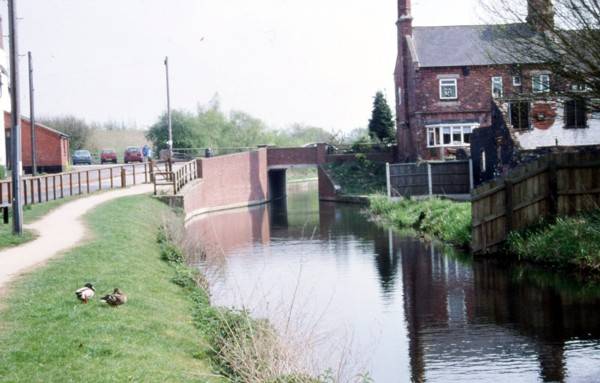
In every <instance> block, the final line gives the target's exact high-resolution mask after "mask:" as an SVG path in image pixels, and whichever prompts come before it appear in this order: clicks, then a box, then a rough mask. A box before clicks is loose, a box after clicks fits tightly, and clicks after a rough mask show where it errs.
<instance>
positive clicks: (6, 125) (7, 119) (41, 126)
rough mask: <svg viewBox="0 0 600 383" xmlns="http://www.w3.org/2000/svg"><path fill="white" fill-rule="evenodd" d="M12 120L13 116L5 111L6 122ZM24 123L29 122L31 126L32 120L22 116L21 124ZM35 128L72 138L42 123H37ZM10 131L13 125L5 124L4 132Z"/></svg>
mask: <svg viewBox="0 0 600 383" xmlns="http://www.w3.org/2000/svg"><path fill="white" fill-rule="evenodd" d="M11 118H12V117H11V114H10V113H9V112H6V111H5V112H4V121H10V119H11ZM23 121H27V122H28V123H29V124H31V120H30V119H29V118H27V117H24V116H21V123H23ZM35 127H36V129H37V128H42V129H45V130H47V131H49V132H52V133H54V134H57V135H59V136H63V137H65V138H69V137H70V136H69V135H68V134H66V133H63V132H61V131H59V130H56V129H53V128H51V127H49V126H47V125H44V124H41V123H39V122H36V123H35ZM10 129H11V124H9V123H5V125H4V130H10Z"/></svg>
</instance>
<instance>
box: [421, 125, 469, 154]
mask: <svg viewBox="0 0 600 383" xmlns="http://www.w3.org/2000/svg"><path fill="white" fill-rule="evenodd" d="M425 128H426V129H427V147H428V148H464V147H469V146H471V144H470V143H465V129H469V128H470V129H471V133H470V134H473V131H474V130H475V129H477V128H479V124H476V123H465V124H435V125H426V126H425ZM444 129H449V130H450V143H449V144H445V143H444ZM459 129H460V143H458V144H455V142H454V132H455V131H457V130H459ZM436 131H437V132H436ZM432 133H433V135H434V141H435V137H437V138H438V140H439V142H433V143H432V142H431V135H432Z"/></svg>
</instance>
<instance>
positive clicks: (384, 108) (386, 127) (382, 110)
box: [369, 91, 395, 142]
mask: <svg viewBox="0 0 600 383" xmlns="http://www.w3.org/2000/svg"><path fill="white" fill-rule="evenodd" d="M369 135H370V136H371V138H372V139H378V140H379V141H381V142H392V141H394V138H395V129H394V118H393V116H392V110H391V109H390V107H389V105H388V103H387V100H386V99H385V96H384V95H383V92H381V91H379V92H377V94H375V100H374V101H373V112H372V115H371V120H370V121H369Z"/></svg>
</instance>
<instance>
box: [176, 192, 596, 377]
mask: <svg viewBox="0 0 600 383" xmlns="http://www.w3.org/2000/svg"><path fill="white" fill-rule="evenodd" d="M188 231H189V233H190V234H191V235H193V236H198V237H202V238H203V241H210V242H215V243H218V247H219V248H221V249H223V251H224V253H225V254H226V255H227V271H226V272H225V275H226V277H225V278H223V279H221V280H218V281H215V283H216V284H218V285H220V287H221V289H220V290H221V291H225V293H223V294H221V296H219V297H216V300H217V302H218V303H220V304H224V305H236V304H239V301H238V300H237V299H238V298H240V297H241V299H245V300H246V302H247V300H249V299H250V300H252V299H253V300H255V301H256V300H257V297H260V299H263V300H265V301H267V302H272V301H273V300H275V299H276V296H277V297H278V299H282V300H283V301H285V300H286V299H288V300H290V299H291V295H292V294H294V290H295V288H296V287H297V283H296V282H295V281H296V280H298V281H300V282H301V285H302V286H305V287H306V286H308V287H309V288H307V289H306V290H307V292H306V299H307V301H310V302H311V303H312V304H314V306H315V307H318V304H320V303H322V304H324V305H328V307H329V310H327V312H326V313H325V315H323V321H322V323H323V326H328V325H329V326H338V327H340V326H343V325H344V324H347V325H348V326H349V327H350V328H351V329H352V330H353V336H354V338H355V340H356V349H357V350H358V351H360V350H361V349H362V350H368V351H363V354H365V355H363V356H364V357H365V358H369V359H370V362H369V364H368V367H369V369H370V371H371V375H372V376H373V377H374V378H375V380H376V381H377V382H407V381H412V382H424V381H428V382H482V381H496V382H502V381H507V382H511V383H512V382H520V381H523V382H530V381H545V382H554V381H559V382H560V381H572V382H579V381H584V382H587V381H590V382H592V381H598V380H600V312H599V311H598V308H599V307H600V306H599V304H600V292H598V290H597V289H593V288H592V289H585V288H584V287H583V286H582V285H581V284H578V283H576V282H573V281H572V280H569V279H565V278H562V277H560V276H557V275H556V274H549V273H544V272H541V271H539V270H536V269H528V268H518V267H514V266H513V267H508V266H504V265H500V264H496V263H494V262H489V261H487V262H485V261H476V262H473V261H471V260H470V259H469V258H468V257H464V256H455V255H453V254H451V252H448V251H446V250H444V249H442V248H440V247H438V246H436V245H433V244H431V243H426V242H423V241H421V240H419V239H418V238H414V237H406V236H400V235H396V234H393V233H392V232H391V231H389V230H388V229H383V228H381V227H378V226H376V225H374V224H372V223H370V222H368V221H367V220H366V219H365V217H364V216H363V215H362V214H361V212H360V208H358V207H356V206H348V205H336V204H331V203H321V204H319V202H318V200H317V199H316V196H315V195H314V194H310V193H308V194H307V193H303V194H297V195H293V196H292V197H290V198H289V199H288V201H281V202H279V203H277V204H274V205H271V206H268V207H261V208H257V209H251V210H244V211H237V212H228V213H221V214H217V215H213V216H208V217H205V218H203V219H200V220H197V221H194V222H192V223H191V224H190V225H189V226H188ZM209 256H210V255H209ZM298 270H302V272H299V271H298ZM236 289H237V292H236V293H235V294H228V293H227V291H233V290H236ZM332 292H333V293H332ZM305 307H306V308H309V309H310V308H311V307H313V306H311V305H309V304H307V305H306V306H305ZM259 315H268V312H267V311H266V310H263V311H261V312H260V313H259ZM374 339H376V340H375V341H374ZM365 345H366V347H365Z"/></svg>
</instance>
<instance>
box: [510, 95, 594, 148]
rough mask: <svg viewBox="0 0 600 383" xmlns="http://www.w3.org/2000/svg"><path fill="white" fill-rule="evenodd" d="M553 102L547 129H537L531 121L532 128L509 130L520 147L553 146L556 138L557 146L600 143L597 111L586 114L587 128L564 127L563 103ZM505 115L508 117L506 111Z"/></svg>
mask: <svg viewBox="0 0 600 383" xmlns="http://www.w3.org/2000/svg"><path fill="white" fill-rule="evenodd" d="M553 104H554V105H553V109H554V111H555V112H556V117H555V119H554V123H553V124H552V126H550V127H549V128H548V129H538V128H536V127H535V123H532V124H531V125H532V129H531V130H529V131H526V132H520V131H515V130H511V131H512V133H513V136H514V137H515V139H516V140H517V141H518V143H519V145H521V147H522V149H526V150H527V149H536V148H539V147H546V146H555V145H556V143H557V140H558V145H559V146H581V145H600V115H599V114H598V113H589V114H588V127H587V128H583V129H565V128H564V126H565V122H564V105H563V103H553ZM505 109H507V108H505ZM505 112H507V110H505ZM505 116H506V117H508V113H506V114H505ZM507 121H508V120H507Z"/></svg>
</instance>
